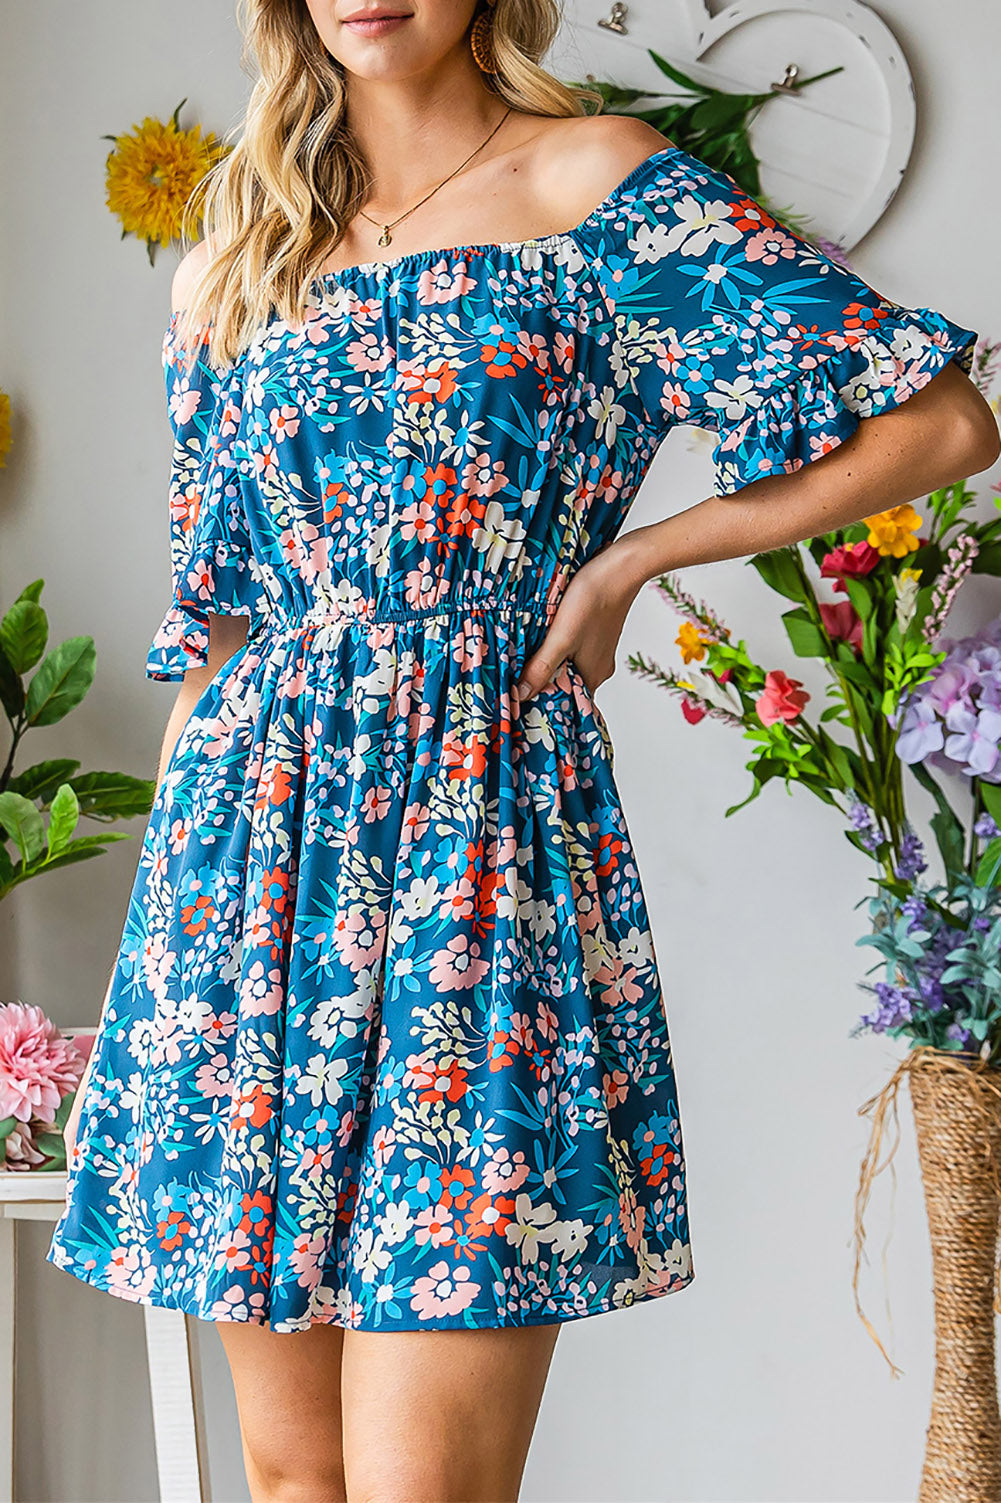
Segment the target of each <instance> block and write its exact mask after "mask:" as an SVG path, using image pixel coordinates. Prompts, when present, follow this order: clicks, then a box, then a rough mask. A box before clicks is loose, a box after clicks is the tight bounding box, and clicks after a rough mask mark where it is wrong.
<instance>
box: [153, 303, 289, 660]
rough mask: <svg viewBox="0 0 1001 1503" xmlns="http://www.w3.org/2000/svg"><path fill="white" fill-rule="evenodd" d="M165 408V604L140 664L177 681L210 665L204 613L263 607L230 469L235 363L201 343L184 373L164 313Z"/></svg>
mask: <svg viewBox="0 0 1001 1503" xmlns="http://www.w3.org/2000/svg"><path fill="white" fill-rule="evenodd" d="M162 363H163V370H164V380H165V384H166V390H167V411H168V415H169V418H170V424H171V428H172V430H173V434H174V444H173V450H172V455H171V464H170V478H169V484H168V496H169V503H170V561H171V585H172V598H171V602H170V605H169V607H168V609H167V612H166V614H165V616H164V618H163V620H162V621H161V623H160V626H159V628H158V629H157V632H156V635H155V636H154V638H153V642H152V644H151V646H150V649H149V653H148V655H147V658H146V676H147V677H148V678H154V679H167V680H175V679H183V677H184V674H185V672H186V671H187V669H189V668H202V667H204V666H205V664H206V663H207V661H208V645H209V617H210V615H234V616H248V617H249V618H250V630H253V629H254V627H255V626H256V624H257V622H258V621H259V620H260V619H261V617H262V616H263V615H264V614H266V611H267V596H266V592H265V590H264V587H263V584H262V579H261V574H260V570H259V568H258V565H257V561H256V559H255V557H254V551H253V547H252V543H251V538H250V533H249V529H248V526H247V518H246V512H245V506H244V499H243V489H242V486H241V483H240V474H239V470H238V468H237V462H236V453H235V444H236V439H237V435H238V432H239V427H240V414H241V390H240V369H239V363H237V365H236V366H235V367H233V369H231V370H222V369H219V368H217V367H215V366H213V365H211V364H210V363H209V360H208V353H207V345H206V344H205V343H204V341H203V347H202V348H201V349H200V350H199V353H198V358H197V360H196V361H195V364H194V366H193V367H192V368H191V371H190V372H188V370H187V369H186V363H185V351H184V348H183V346H182V344H181V342H180V340H179V338H178V321H177V316H176V314H171V318H170V322H169V324H168V326H167V331H166V334H165V336H164V340H163V361H162Z"/></svg>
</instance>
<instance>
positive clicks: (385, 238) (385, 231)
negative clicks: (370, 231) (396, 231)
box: [378, 224, 393, 245]
mask: <svg viewBox="0 0 1001 1503" xmlns="http://www.w3.org/2000/svg"><path fill="white" fill-rule="evenodd" d="M392 239H393V237H392V235H391V234H390V233H389V225H388V224H384V225H383V227H382V234H381V235H380V236H379V242H378V243H379V244H380V245H390V244H391V243H392Z"/></svg>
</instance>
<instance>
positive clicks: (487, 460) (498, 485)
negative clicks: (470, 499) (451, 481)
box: [460, 452, 507, 496]
mask: <svg viewBox="0 0 1001 1503" xmlns="http://www.w3.org/2000/svg"><path fill="white" fill-rule="evenodd" d="M460 484H461V486H462V488H463V490H466V491H471V492H472V494H473V495H474V496H494V495H496V494H497V492H498V491H502V490H503V489H504V487H505V486H506V485H507V476H506V475H505V473H504V461H503V459H491V457H490V455H489V454H488V453H486V452H484V453H483V454H477V456H476V457H475V459H471V460H470V461H469V463H468V464H467V465H466V467H465V469H464V470H463V472H462V479H461V480H460Z"/></svg>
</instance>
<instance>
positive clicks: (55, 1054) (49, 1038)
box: [0, 1002, 84, 1122]
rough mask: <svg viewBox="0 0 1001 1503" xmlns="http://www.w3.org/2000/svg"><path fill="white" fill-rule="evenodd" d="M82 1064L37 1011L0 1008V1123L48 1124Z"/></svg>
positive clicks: (11, 1006) (8, 1004) (68, 1041)
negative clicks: (3, 1120) (6, 1120)
mask: <svg viewBox="0 0 1001 1503" xmlns="http://www.w3.org/2000/svg"><path fill="white" fill-rule="evenodd" d="M83 1067H84V1060H83V1056H82V1055H81V1054H80V1051H79V1050H78V1049H77V1048H76V1046H75V1044H74V1043H73V1040H72V1039H69V1038H66V1037H65V1036H64V1035H63V1034H61V1033H60V1032H59V1029H58V1028H57V1027H56V1025H55V1024H54V1023H53V1022H52V1020H51V1018H47V1017H46V1015H45V1013H44V1012H43V1011H42V1009H41V1008H40V1007H31V1006H28V1005H27V1004H26V1003H23V1002H6V1003H3V1004H0V1118H2V1117H16V1118H17V1119H18V1121H19V1122H30V1121H31V1119H32V1118H33V1117H34V1118H36V1119H37V1120H38V1121H40V1122H52V1121H53V1120H54V1118H55V1115H56V1111H57V1109H58V1106H59V1103H60V1101H61V1100H62V1098H63V1097H64V1096H65V1095H66V1093H67V1092H68V1091H72V1090H74V1089H75V1087H76V1085H77V1084H78V1082H79V1080H80V1076H81V1075H82V1074H83Z"/></svg>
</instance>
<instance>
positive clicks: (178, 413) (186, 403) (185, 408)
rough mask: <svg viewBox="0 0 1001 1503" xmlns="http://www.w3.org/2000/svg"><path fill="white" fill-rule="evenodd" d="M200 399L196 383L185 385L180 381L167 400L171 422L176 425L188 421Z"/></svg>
mask: <svg viewBox="0 0 1001 1503" xmlns="http://www.w3.org/2000/svg"><path fill="white" fill-rule="evenodd" d="M200 401H201V393H200V391H199V389H198V387H197V385H190V386H186V385H184V384H183V383H181V384H179V385H177V386H175V387H174V390H173V391H172V392H171V395H170V401H169V402H168V407H169V410H170V418H171V422H172V423H174V424H175V426H177V427H180V426H181V425H182V424H184V423H190V422H191V419H192V418H193V417H194V415H195V413H196V412H197V411H198V404H199V402H200Z"/></svg>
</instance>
